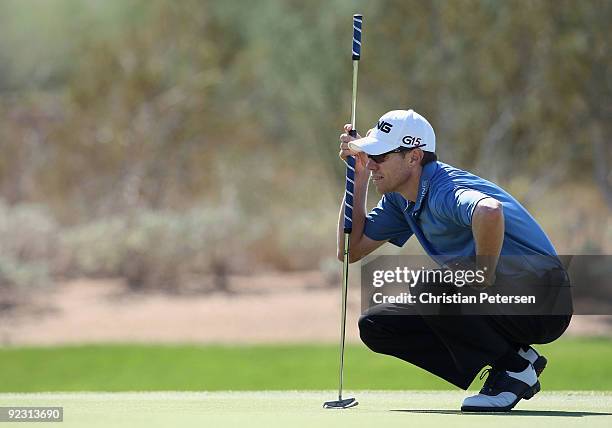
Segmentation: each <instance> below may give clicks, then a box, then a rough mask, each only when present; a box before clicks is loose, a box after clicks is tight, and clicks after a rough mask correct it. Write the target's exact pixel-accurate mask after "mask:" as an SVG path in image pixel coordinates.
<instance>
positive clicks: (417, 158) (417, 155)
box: [409, 149, 425, 165]
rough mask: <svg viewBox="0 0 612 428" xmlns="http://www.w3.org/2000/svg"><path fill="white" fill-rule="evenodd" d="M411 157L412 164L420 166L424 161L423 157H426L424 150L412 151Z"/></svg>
mask: <svg viewBox="0 0 612 428" xmlns="http://www.w3.org/2000/svg"><path fill="white" fill-rule="evenodd" d="M409 155H410V163H413V164H416V165H420V163H421V159H423V156H425V153H423V150H421V149H414V150H411V151H410V153H409Z"/></svg>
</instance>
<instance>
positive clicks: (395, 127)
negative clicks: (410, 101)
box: [349, 110, 436, 155]
mask: <svg viewBox="0 0 612 428" xmlns="http://www.w3.org/2000/svg"><path fill="white" fill-rule="evenodd" d="M349 147H350V148H351V149H352V150H355V151H358V152H365V153H366V154H368V155H381V154H383V153H387V152H390V151H391V150H395V149H397V148H398V147H406V148H417V147H419V148H420V149H421V150H424V151H427V152H434V153H435V151H436V134H435V133H434V130H433V128H432V127H431V125H430V124H429V122H428V121H427V119H425V118H424V117H423V116H421V115H420V114H418V113H417V112H415V111H414V110H393V111H390V112H388V113H385V114H384V115H383V116H382V117H381V118H380V119H379V121H378V123H377V124H376V126H375V127H374V128H372V132H370V135H368V136H367V137H364V138H360V139H358V140H354V141H351V142H349Z"/></svg>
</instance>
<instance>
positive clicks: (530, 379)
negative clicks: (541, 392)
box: [506, 364, 538, 386]
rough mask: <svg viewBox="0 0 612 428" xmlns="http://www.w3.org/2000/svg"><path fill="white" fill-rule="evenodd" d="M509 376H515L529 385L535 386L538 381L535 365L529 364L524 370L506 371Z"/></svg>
mask: <svg viewBox="0 0 612 428" xmlns="http://www.w3.org/2000/svg"><path fill="white" fill-rule="evenodd" d="M506 373H508V376H510V377H513V378H514V379H518V380H520V381H522V382H525V383H526V384H527V385H529V386H533V385H535V384H536V382H537V381H538V376H537V375H536V372H535V370H534V369H533V366H532V365H531V364H529V366H527V368H526V369H525V370H523V371H522V372H510V371H508V372H506Z"/></svg>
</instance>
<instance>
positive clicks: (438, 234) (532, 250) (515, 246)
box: [364, 162, 561, 275]
mask: <svg viewBox="0 0 612 428" xmlns="http://www.w3.org/2000/svg"><path fill="white" fill-rule="evenodd" d="M489 197H491V198H495V199H497V200H498V201H499V202H501V204H502V205H503V210H504V224H505V232H504V242H503V245H502V249H501V256H514V257H500V262H499V264H498V267H497V273H498V274H506V275H513V274H518V273H521V272H524V271H525V269H527V270H529V271H532V272H536V273H538V272H543V271H546V270H549V269H552V268H554V267H560V266H561V264H560V262H559V259H558V258H557V254H556V251H555V248H554V247H553V245H552V243H551V242H550V240H549V239H548V237H547V236H546V234H545V233H544V231H543V230H542V228H541V227H540V225H539V224H538V223H537V222H536V221H535V219H534V218H533V217H532V216H531V215H530V214H529V213H528V212H527V210H526V209H525V208H524V207H523V206H522V205H521V204H520V203H519V202H518V201H517V200H516V199H514V198H513V197H512V196H511V195H510V194H509V193H508V192H506V191H505V190H503V189H502V188H501V187H499V186H497V185H496V184H494V183H491V182H490V181H487V180H485V179H482V178H480V177H478V176H476V175H474V174H470V173H469V172H467V171H463V170H460V169H458V168H454V167H452V166H450V165H447V164H445V163H442V162H430V163H428V164H427V165H425V166H424V167H423V171H422V173H421V179H420V182H419V190H418V193H417V200H416V202H411V201H408V200H407V199H405V198H404V197H403V196H402V195H401V194H399V193H387V194H385V195H384V196H383V197H382V199H381V200H380V202H379V203H378V205H377V206H376V207H375V208H374V209H373V210H372V211H371V212H370V213H369V214H368V215H367V216H366V224H365V230H364V233H365V235H366V236H367V237H369V238H370V239H373V240H375V241H386V240H388V241H389V242H391V243H393V244H395V245H397V246H399V247H401V246H403V245H404V244H405V243H406V241H407V240H408V238H410V237H411V236H412V235H415V237H416V238H417V239H418V240H419V242H420V244H421V245H422V246H423V249H424V250H425V252H426V253H427V254H428V255H429V256H430V257H432V258H433V259H434V260H435V261H436V262H438V263H439V264H441V265H442V264H444V263H445V262H447V261H449V260H450V259H454V258H457V257H468V256H474V255H475V254H476V247H475V241H474V236H473V235H472V226H471V225H472V214H473V213H474V208H475V207H476V204H478V202H479V201H481V200H482V199H485V198H489Z"/></svg>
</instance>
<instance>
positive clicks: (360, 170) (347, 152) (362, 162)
mask: <svg viewBox="0 0 612 428" xmlns="http://www.w3.org/2000/svg"><path fill="white" fill-rule="evenodd" d="M352 129H353V126H352V125H351V124H350V123H347V124H346V125H344V133H343V134H340V152H339V153H338V156H340V159H342V160H343V161H346V158H347V157H349V156H355V178H356V179H362V178H368V177H369V175H370V173H369V172H368V170H367V169H366V163H367V162H368V157H367V155H366V154H365V153H363V152H356V151H354V150H351V149H350V148H349V146H348V142H349V141H353V140H357V139H359V138H361V135H359V134H357V137H356V138H354V137H351V136H350V135H349V132H350V131H351V130H352ZM369 133H370V131H368V134H369ZM366 135H367V134H366Z"/></svg>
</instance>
